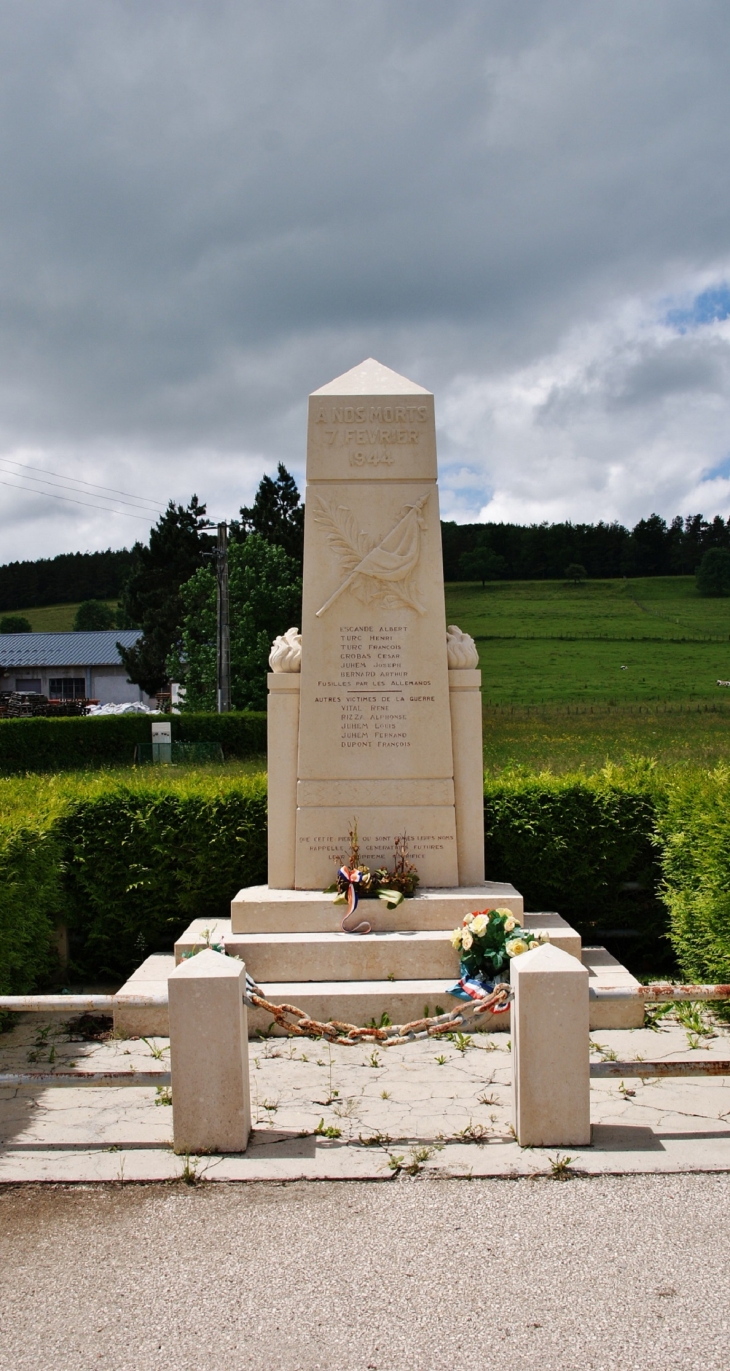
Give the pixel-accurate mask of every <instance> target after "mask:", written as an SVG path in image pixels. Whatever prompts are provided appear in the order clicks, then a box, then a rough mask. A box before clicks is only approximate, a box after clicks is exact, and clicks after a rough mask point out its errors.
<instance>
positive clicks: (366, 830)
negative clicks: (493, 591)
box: [269, 359, 484, 890]
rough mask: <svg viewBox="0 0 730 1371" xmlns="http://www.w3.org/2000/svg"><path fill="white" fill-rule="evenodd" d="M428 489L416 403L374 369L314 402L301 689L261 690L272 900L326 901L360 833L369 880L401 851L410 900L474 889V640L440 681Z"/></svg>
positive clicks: (430, 428) (284, 670)
mask: <svg viewBox="0 0 730 1371" xmlns="http://www.w3.org/2000/svg"><path fill="white" fill-rule="evenodd" d="M436 481H437V467H436V434H435V425H434V402H433V396H432V395H431V394H430V393H429V392H428V391H426V390H424V389H423V388H422V387H421V386H419V385H416V384H415V383H414V382H412V381H408V380H406V379H405V378H404V377H403V376H399V375H397V373H396V372H393V371H391V370H389V368H387V367H385V366H382V365H381V364H380V363H379V362H376V361H374V360H373V359H369V360H368V361H366V362H363V363H362V364H361V365H360V366H358V367H355V368H353V370H352V371H349V372H346V373H345V375H343V376H340V377H338V378H337V379H336V380H334V381H331V382H330V383H329V384H328V385H325V386H323V387H322V388H321V389H320V390H317V391H315V392H314V394H313V395H311V396H310V399H309V425H308V442H307V485H306V497H305V509H306V512H305V532H304V599H303V607H302V633H301V675H300V677H299V679H296V678H295V675H294V673H295V672H296V666H298V665H299V661H298V660H297V664H296V666H294V667H292V666H291V665H284V666H283V667H281V666H280V667H278V669H277V665H276V663H275V662H274V660H273V658H272V664H273V665H274V672H272V674H271V675H270V677H269V686H270V692H271V693H270V698H269V710H270V725H269V885H270V886H271V887H272V888H276V887H278V888H282V887H283V888H292V887H294V888H296V889H300V890H315V889H320V890H321V889H323V888H324V887H325V886H327V885H329V884H330V883H331V882H332V880H333V879H334V875H335V872H336V869H337V867H338V865H339V864H340V863H341V862H342V861H343V860H346V859H347V857H348V855H349V841H348V831H349V830H350V829H351V827H352V826H353V823H354V822H356V824H357V830H358V837H359V843H360V852H361V857H362V860H363V861H365V862H366V863H367V864H368V865H369V866H370V867H371V868H375V867H377V866H380V865H385V866H392V862H393V853H394V841H395V839H396V838H397V837H398V838H402V837H403V836H405V837H406V840H407V849H408V854H409V857H410V860H411V861H412V862H413V863H414V864H415V866H416V867H417V869H418V872H419V876H420V880H421V885H422V886H425V887H451V888H453V887H457V886H459V885H466V884H468V885H473V884H475V883H478V882H479V881H483V879H484V858H483V820H482V786H481V776H482V757H481V704H480V696H479V672H478V671H476V670H475V667H476V660H477V659H476V653H475V650H474V648H473V644H471V647H469V646H467V645H468V644H470V642H471V640H469V639H464V643H463V644H461V645H460V646H461V648H462V657H461V660H459V661H458V666H459V667H460V668H461V669H458V670H450V669H449V666H450V663H449V660H448V658H447V636H446V619H445V607H444V582H443V566H442V557H441V528H440V522H439V501H438V488H437V483H436ZM464 647H466V652H467V657H466V659H464V656H463V649H464ZM469 653H471V654H473V655H469ZM457 655H458V654H457ZM450 687H451V689H450ZM450 694H451V697H452V702H451V705H450ZM272 725H273V727H272ZM295 728H296V738H297V745H296V749H295V748H294V741H295V739H294V729H295ZM454 730H455V732H454ZM452 735H453V740H452ZM294 753H295V754H296V755H294ZM455 763H456V765H455Z"/></svg>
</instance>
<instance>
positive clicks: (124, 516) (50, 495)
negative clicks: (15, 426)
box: [0, 473, 150, 524]
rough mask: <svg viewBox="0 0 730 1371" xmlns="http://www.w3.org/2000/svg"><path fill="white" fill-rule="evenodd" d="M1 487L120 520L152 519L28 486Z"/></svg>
mask: <svg viewBox="0 0 730 1371" xmlns="http://www.w3.org/2000/svg"><path fill="white" fill-rule="evenodd" d="M13 474H14V473H13ZM0 486H8V487H9V489H10V490H23V491H25V493H26V495H38V496H39V497H41V498H42V499H46V500H63V501H64V503H65V504H67V505H83V506H84V508H85V509H95V510H96V511H97V512H98V513H101V514H116V515H118V516H119V518H120V519H140V520H141V522H142V523H143V524H148V523H149V519H150V516H149V514H127V513H125V511H124V510H123V509H109V508H108V506H107V505H90V504H89V502H88V500H73V499H72V498H71V496H70V495H54V494H53V493H52V492H51V491H50V490H28V487H27V486H15V485H13V483H12V482H11V481H3V480H0Z"/></svg>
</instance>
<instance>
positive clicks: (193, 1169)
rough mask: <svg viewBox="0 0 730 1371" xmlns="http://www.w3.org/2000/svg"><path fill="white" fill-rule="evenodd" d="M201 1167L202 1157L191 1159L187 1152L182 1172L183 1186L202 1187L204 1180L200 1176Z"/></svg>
mask: <svg viewBox="0 0 730 1371" xmlns="http://www.w3.org/2000/svg"><path fill="white" fill-rule="evenodd" d="M199 1166H200V1157H191V1156H190V1153H189V1152H186V1153H185V1155H184V1157H183V1168H182V1171H181V1172H180V1180H181V1181H182V1182H183V1185H200V1182H201V1180H202V1179H203V1178H202V1176H199V1175H198V1167H199Z"/></svg>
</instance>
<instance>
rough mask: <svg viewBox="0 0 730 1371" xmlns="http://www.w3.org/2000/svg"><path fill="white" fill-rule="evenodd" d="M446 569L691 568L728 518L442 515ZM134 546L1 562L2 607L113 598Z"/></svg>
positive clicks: (449, 574) (726, 531)
mask: <svg viewBox="0 0 730 1371" xmlns="http://www.w3.org/2000/svg"><path fill="white" fill-rule="evenodd" d="M441 534H442V540H443V549H444V576H445V578H446V580H447V581H463V580H464V574H463V571H460V569H459V559H460V558H461V557H462V556H463V555H464V553H466V552H473V551H475V550H476V549H477V548H482V547H485V548H488V549H489V550H490V551H491V552H493V553H494V554H495V556H496V557H500V558H502V559H503V567H502V570H501V571H500V577H501V578H503V579H505V580H513V581H533V580H535V581H537V580H563V579H564V578H565V572H566V568H567V567H568V566H570V565H571V563H579V564H580V565H581V566H583V567H585V570H586V572H587V574H588V576H589V577H591V578H592V579H600V578H604V577H613V576H691V575H694V572H695V571H696V569H697V567H698V566H699V564H700V562H701V560H702V557H703V554H704V553H705V552H706V551H707V549H708V548H710V547H725V548H730V519H728V521H727V523H725V522H724V520H723V519H721V518H720V516H719V515H718V516H717V517H716V518H715V519H712V520H711V521H708V520H706V519H704V518H703V516H702V515H701V514H693V515H690V516H689V517H688V518H686V519H683V518H682V517H681V516H679V515H678V516H677V518H676V519H673V520H672V522H671V523H670V524H667V523H666V522H665V520H664V519H660V518H659V515H658V514H652V515H651V516H650V517H649V518H648V519H641V520H640V521H639V523H638V524H636V526H635V527H634V528H632V529H628V528H624V527H623V525H622V524H603V523H600V524H569V523H567V524H529V525H523V524H453V523H442V525H441ZM133 559H134V552H133V550H132V549H131V548H129V549H127V548H122V549H121V550H120V551H117V552H113V551H112V550H111V549H108V550H107V551H106V552H67V553H63V554H62V555H61V556H60V557H51V558H42V559H41V560H39V561H37V562H10V563H8V565H7V566H0V610H3V611H7V610H13V609H34V608H39V607H40V606H42V605H55V604H75V603H76V602H78V601H80V600H113V599H116V598H117V597H118V596H120V595H121V593H122V589H123V587H124V583H125V581H126V580H127V578H128V577H129V575H130V574H131V571H132V564H133Z"/></svg>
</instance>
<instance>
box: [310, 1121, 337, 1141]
mask: <svg viewBox="0 0 730 1371" xmlns="http://www.w3.org/2000/svg"><path fill="white" fill-rule="evenodd" d="M314 1132H315V1135H316V1136H317V1137H318V1138H341V1137H342V1129H341V1128H335V1125H334V1124H333V1123H330V1124H327V1126H326V1127H325V1122H324V1119H323V1118H322V1119H320V1121H319V1123H318V1124H317V1127H316V1128H315V1130H314Z"/></svg>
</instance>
